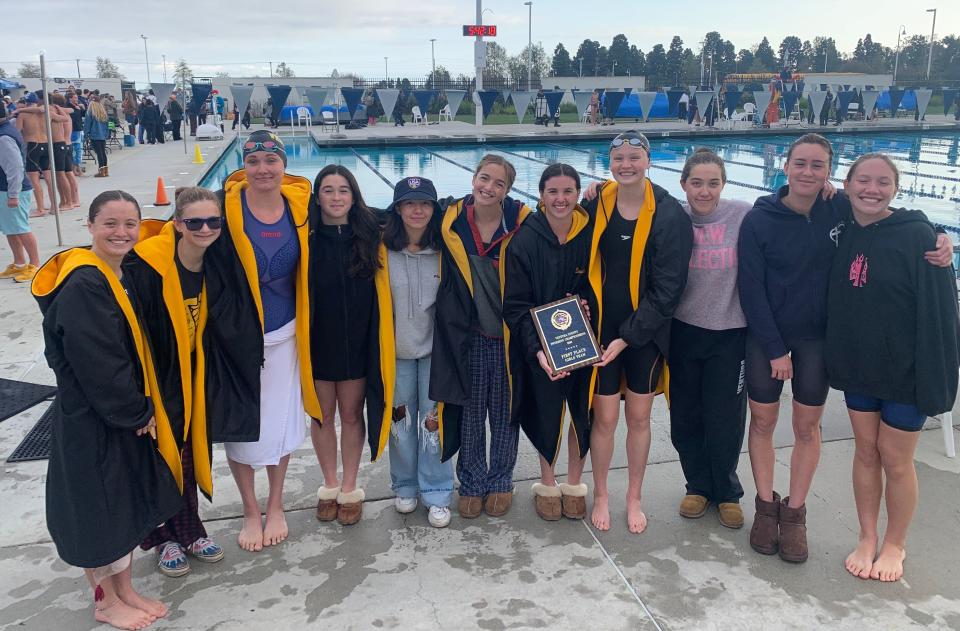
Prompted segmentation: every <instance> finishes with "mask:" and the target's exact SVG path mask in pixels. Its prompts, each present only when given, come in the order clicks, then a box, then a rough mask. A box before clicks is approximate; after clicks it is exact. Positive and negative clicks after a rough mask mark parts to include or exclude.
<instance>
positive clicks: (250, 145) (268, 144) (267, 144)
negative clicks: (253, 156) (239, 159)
mask: <svg viewBox="0 0 960 631" xmlns="http://www.w3.org/2000/svg"><path fill="white" fill-rule="evenodd" d="M243 150H244V151H246V152H247V153H253V152H254V151H258V150H259V151H282V149H281V148H280V145H279V144H277V143H276V142H275V141H273V140H262V141H261V140H248V141H247V142H245V143H243Z"/></svg>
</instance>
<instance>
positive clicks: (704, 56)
mask: <svg viewBox="0 0 960 631" xmlns="http://www.w3.org/2000/svg"><path fill="white" fill-rule="evenodd" d="M706 60H707V40H705V39H704V40H700V85H703V72H704V65H705V64H706Z"/></svg>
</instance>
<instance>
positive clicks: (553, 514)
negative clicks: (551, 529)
mask: <svg viewBox="0 0 960 631" xmlns="http://www.w3.org/2000/svg"><path fill="white" fill-rule="evenodd" d="M532 490H533V505H534V506H535V507H536V509H537V515H539V516H540V519H545V520H547V521H559V519H560V516H561V510H562V509H561V494H560V487H557V486H547V485H546V484H541V483H539V482H536V483H535V484H534V485H533V489H532Z"/></svg>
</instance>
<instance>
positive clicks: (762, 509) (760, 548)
mask: <svg viewBox="0 0 960 631" xmlns="http://www.w3.org/2000/svg"><path fill="white" fill-rule="evenodd" d="M755 502H756V506H757V514H756V515H754V517H753V528H751V529H750V547H751V548H753V549H754V550H756V551H757V552H759V553H760V554H776V553H777V547H778V542H779V530H778V528H777V525H778V523H779V521H780V495H779V494H777V493H776V492H774V494H773V501H772V502H765V501H763V500H762V499H760V496H759V495H758V496H757V498H756V500H755Z"/></svg>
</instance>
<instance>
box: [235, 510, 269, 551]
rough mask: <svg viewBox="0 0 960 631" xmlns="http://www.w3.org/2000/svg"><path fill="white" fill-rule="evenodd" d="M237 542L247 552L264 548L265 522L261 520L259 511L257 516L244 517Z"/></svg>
mask: <svg viewBox="0 0 960 631" xmlns="http://www.w3.org/2000/svg"><path fill="white" fill-rule="evenodd" d="M237 543H238V544H240V547H241V548H243V549H244V550H246V551H247V552H260V551H261V550H263V524H262V523H261V522H260V515H259V513H258V514H257V516H256V517H244V518H243V527H242V528H241V529H240V534H239V535H238V536H237Z"/></svg>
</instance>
